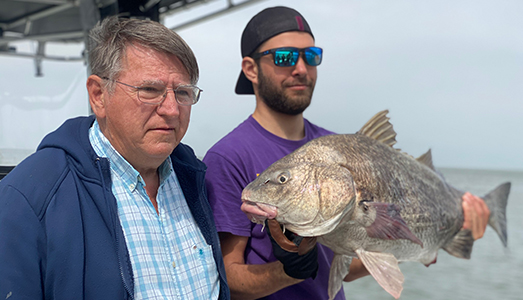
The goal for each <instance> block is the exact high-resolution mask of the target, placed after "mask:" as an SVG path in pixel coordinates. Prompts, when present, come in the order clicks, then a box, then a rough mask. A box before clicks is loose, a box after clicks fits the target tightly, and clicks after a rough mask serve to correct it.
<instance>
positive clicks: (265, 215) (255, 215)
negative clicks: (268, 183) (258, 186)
mask: <svg viewBox="0 0 523 300" xmlns="http://www.w3.org/2000/svg"><path fill="white" fill-rule="evenodd" d="M242 202H243V203H242V206H241V210H242V211H243V212H244V213H245V214H246V215H247V217H248V218H249V220H251V222H253V223H257V224H263V223H264V222H265V220H267V219H269V220H272V219H274V218H276V216H277V215H278V208H277V207H276V206H274V205H270V204H265V203H256V202H252V201H249V200H246V199H242Z"/></svg>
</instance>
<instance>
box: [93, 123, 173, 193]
mask: <svg viewBox="0 0 523 300" xmlns="http://www.w3.org/2000/svg"><path fill="white" fill-rule="evenodd" d="M89 140H90V142H91V145H92V146H93V148H94V151H95V152H96V154H97V155H98V156H100V157H106V158H108V159H109V163H110V166H111V170H112V171H113V172H114V173H115V174H116V175H118V176H119V177H120V178H121V180H122V181H123V182H124V183H126V184H125V185H126V186H128V187H129V188H130V189H131V191H134V189H136V187H137V186H138V184H139V183H140V184H142V185H143V186H145V181H144V180H143V178H142V176H141V175H140V173H139V172H138V171H137V170H136V169H135V168H134V167H133V166H132V165H131V164H130V163H129V162H128V161H127V160H125V158H123V156H121V155H120V153H118V151H116V149H114V147H113V146H112V145H111V143H110V142H109V140H108V139H107V138H106V137H105V136H104V135H103V133H102V131H101V130H100V126H99V124H98V121H97V120H95V121H94V123H93V126H92V127H91V128H90V129H89ZM172 172H174V170H173V166H172V162H171V157H170V156H169V157H167V159H166V160H165V161H164V162H163V163H162V164H161V165H160V167H159V168H158V174H159V175H160V185H162V184H163V183H164V181H165V180H166V179H167V178H169V176H170V175H171V173H172Z"/></svg>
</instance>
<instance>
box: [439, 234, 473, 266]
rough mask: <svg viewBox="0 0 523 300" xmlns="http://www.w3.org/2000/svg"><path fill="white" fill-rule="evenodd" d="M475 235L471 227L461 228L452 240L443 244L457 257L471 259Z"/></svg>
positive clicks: (445, 248) (444, 248)
mask: <svg viewBox="0 0 523 300" xmlns="http://www.w3.org/2000/svg"><path fill="white" fill-rule="evenodd" d="M473 245H474V237H473V236H472V231H470V230H469V229H461V230H460V231H458V233H457V234H456V235H455V236H454V238H452V240H451V241H450V242H448V243H447V244H445V246H443V250H445V251H447V252H448V253H449V254H450V255H452V256H455V257H457V258H464V259H470V254H471V253H472V246H473Z"/></svg>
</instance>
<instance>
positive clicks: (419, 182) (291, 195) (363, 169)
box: [242, 110, 510, 298]
mask: <svg viewBox="0 0 523 300" xmlns="http://www.w3.org/2000/svg"><path fill="white" fill-rule="evenodd" d="M387 113H388V111H386V110H385V111H382V112H380V113H378V114H376V115H375V116H374V117H373V118H372V119H371V120H369V122H367V123H366V124H365V125H364V126H363V127H362V129H361V130H360V131H359V132H358V133H356V134H336V135H328V136H323V137H319V138H317V139H314V140H312V141H310V142H308V143H307V144H305V145H303V146H302V147H300V148H298V149H297V150H296V151H294V152H293V153H290V154H289V155H287V156H285V157H283V158H282V159H280V160H278V161H276V162H275V163H274V164H272V165H271V166H270V167H269V168H267V169H266V170H265V171H264V172H262V173H261V174H260V175H259V176H258V177H257V179H255V180H254V181H253V182H251V183H250V184H249V185H247V186H246V187H245V189H244V191H243V193H242V200H243V201H244V203H243V204H242V210H244V211H245V212H246V213H247V214H248V215H249V219H251V220H254V221H255V222H263V221H264V217H263V216H264V215H266V214H265V211H269V210H270V211H271V213H272V214H271V216H272V215H275V219H276V221H277V222H279V223H280V224H281V225H283V226H284V227H285V228H287V230H291V231H292V232H294V233H296V234H298V235H300V236H303V237H311V238H312V237H316V238H317V241H318V242H320V243H322V244H324V245H325V246H327V247H329V248H330V249H332V250H333V252H334V254H335V255H334V259H333V262H332V266H331V272H330V275H329V288H328V289H329V290H328V293H329V297H330V298H333V297H334V295H336V294H337V292H338V291H339V289H340V288H341V284H342V280H343V278H345V276H346V275H347V274H348V271H349V265H350V263H351V261H352V258H353V257H358V258H359V259H360V260H361V261H362V263H363V264H364V266H365V267H366V268H367V270H368V271H369V273H370V274H371V275H372V276H373V277H374V278H375V279H376V281H377V282H378V283H379V284H380V285H381V286H382V287H383V288H384V289H385V290H386V291H387V292H389V293H390V294H391V295H392V296H394V297H395V298H398V297H399V296H400V295H401V291H402V289H403V281H404V277H403V274H402V273H401V271H400V269H399V266H398V262H401V261H417V262H421V263H423V264H425V265H429V264H431V263H433V262H434V261H435V260H436V257H437V253H438V251H439V249H444V250H445V251H447V252H448V253H450V254H451V255H454V256H456V257H458V258H465V259H468V258H470V254H471V251H472V246H473V243H474V239H473V237H472V234H471V232H470V230H464V229H462V226H463V220H464V217H463V210H462V202H461V201H462V200H461V197H462V195H463V192H462V191H460V190H458V189H456V188H454V187H452V186H451V185H449V184H448V183H447V182H446V181H445V179H444V178H443V176H442V175H441V174H440V173H438V172H437V170H436V169H435V168H434V166H433V164H432V154H431V152H430V150H429V151H428V152H427V153H425V154H424V155H422V156H420V157H419V158H417V159H415V158H414V157H412V156H410V155H408V154H406V153H403V152H401V151H400V150H398V149H394V148H393V147H392V146H393V145H394V144H395V143H396V140H395V136H396V133H395V132H394V130H393V128H392V124H390V122H389V118H388V117H387ZM509 192H510V183H504V184H502V185H500V186H498V187H497V188H496V189H494V190H493V191H491V192H490V193H488V194H487V195H485V196H484V197H483V199H484V200H485V203H486V204H487V206H488V207H489V209H490V211H491V215H490V219H489V225H490V226H491V227H492V228H494V230H495V231H496V232H497V233H498V235H499V237H500V239H501V240H502V242H503V244H504V245H505V246H506V241H507V232H506V217H505V214H506V204H507V199H508V195H509ZM274 212H276V214H274ZM271 232H272V231H271Z"/></svg>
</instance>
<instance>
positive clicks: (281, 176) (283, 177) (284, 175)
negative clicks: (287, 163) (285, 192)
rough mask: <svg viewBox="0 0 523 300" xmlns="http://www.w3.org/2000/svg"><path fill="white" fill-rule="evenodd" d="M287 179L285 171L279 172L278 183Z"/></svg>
mask: <svg viewBox="0 0 523 300" xmlns="http://www.w3.org/2000/svg"><path fill="white" fill-rule="evenodd" d="M288 180H289V174H288V173H287V172H284V173H281V174H280V175H278V182H279V183H286V182H287V181H288Z"/></svg>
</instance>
